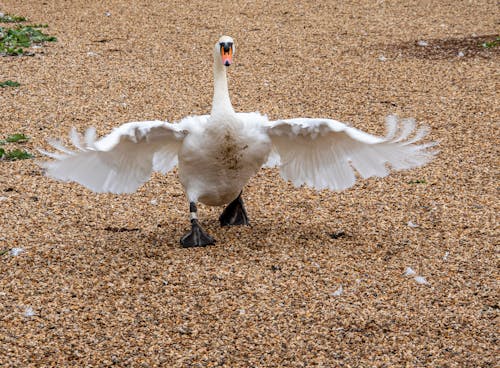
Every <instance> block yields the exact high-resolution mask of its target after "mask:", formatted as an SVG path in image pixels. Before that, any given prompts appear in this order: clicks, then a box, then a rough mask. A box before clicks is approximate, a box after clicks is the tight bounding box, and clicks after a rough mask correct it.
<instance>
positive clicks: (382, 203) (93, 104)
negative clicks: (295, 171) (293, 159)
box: [0, 0, 500, 367]
mask: <svg viewBox="0 0 500 368" xmlns="http://www.w3.org/2000/svg"><path fill="white" fill-rule="evenodd" d="M311 3H312V2H311ZM314 3H315V4H314V5H313V4H311V5H307V4H300V3H298V2H292V1H277V2H275V3H269V2H260V1H256V2H212V3H211V2H207V1H190V2H187V1H168V2H160V1H134V2H128V1H125V0H115V1H107V2H101V1H93V0H89V1H62V0H59V1H50V0H45V1H39V0H37V1H17V0H4V1H3V2H2V4H0V11H3V12H6V13H12V14H17V15H23V16H26V17H27V18H29V20H30V21H31V22H34V23H47V24H49V27H48V28H47V29H46V32H48V33H50V34H52V35H55V36H57V37H58V42H56V43H50V44H47V45H45V46H44V47H43V48H42V49H37V50H35V53H36V55H35V56H32V57H23V58H13V57H5V58H1V60H0V80H6V79H12V80H16V81H18V82H20V83H21V87H19V88H3V89H0V137H2V138H4V137H5V136H7V135H9V134H12V133H17V132H23V133H25V134H27V135H29V136H30V137H31V139H30V141H29V142H28V143H26V144H24V145H23V148H25V149H27V150H29V151H31V152H34V153H36V148H38V147H42V148H47V144H46V138H48V137H66V136H67V133H68V131H69V129H70V127H71V126H76V127H78V128H80V129H83V128H85V127H88V126H96V127H97V129H98V132H99V133H100V134H104V133H107V132H109V131H110V129H111V128H112V127H114V126H116V125H119V124H121V123H124V122H128V121H134V120H149V119H167V120H169V121H174V120H176V119H179V118H182V117H184V116H186V115H189V114H201V113H207V112H208V111H209V110H210V103H211V99H212V67H211V64H212V59H211V50H212V46H213V44H214V42H215V41H216V40H217V38H218V37H219V36H220V35H221V34H229V35H231V36H233V37H234V38H235V41H236V47H237V51H236V52H237V54H236V57H235V65H234V67H233V68H232V69H231V70H230V90H231V97H232V101H233V105H234V106H235V108H236V109H237V110H238V111H256V110H258V111H260V112H262V113H265V114H268V115H269V117H270V118H271V119H274V118H287V117H299V116H311V117H332V118H335V119H337V120H340V121H345V122H349V123H351V124H352V125H353V126H355V127H358V128H360V129H363V130H366V131H368V132H371V133H376V134H382V133H383V130H384V124H383V122H384V117H385V116H386V115H387V114H390V113H397V114H399V115H400V116H402V117H409V116H413V117H415V118H416V119H417V120H418V121H419V122H421V123H425V124H428V125H429V126H430V127H432V132H431V134H430V136H429V140H439V142H440V154H439V156H437V157H436V159H435V160H434V161H433V162H432V163H430V164H429V165H427V166H425V167H423V168H419V169H416V170H412V171H406V172H401V173H393V174H392V175H390V176H389V177H387V178H383V179H369V180H363V181H359V182H358V183H357V185H356V186H355V187H353V188H351V189H349V190H347V191H344V192H341V193H333V192H326V191H325V192H319V193H318V192H314V191H312V190H309V189H305V188H302V189H296V188H293V187H292V186H291V185H289V184H287V183H285V182H284V181H282V180H281V178H280V177H279V175H278V173H277V171H276V170H269V169H268V170H262V171H261V172H260V173H259V174H258V175H257V176H256V177H255V178H253V179H252V180H251V182H250V183H249V184H248V186H247V188H246V189H245V193H244V198H245V200H246V203H247V209H248V212H249V215H250V217H251V221H252V226H251V227H243V228H242V227H238V228H230V229H227V228H220V227H219V226H218V221H217V218H218V215H219V213H220V212H221V210H222V209H221V208H208V207H204V206H201V207H200V208H201V212H200V216H201V218H202V223H203V225H204V227H205V228H206V230H207V231H208V232H209V233H210V234H211V235H213V236H214V237H215V238H216V239H217V241H218V242H217V244H216V245H215V246H212V247H207V248H203V249H182V248H180V246H179V244H178V243H179V238H180V237H181V235H182V234H183V233H184V232H185V231H186V230H187V229H188V224H189V222H188V213H187V203H186V200H185V198H184V195H183V191H182V188H181V186H180V185H179V183H178V181H177V176H176V173H175V172H173V173H170V174H168V175H166V176H161V175H154V177H153V178H152V180H151V181H149V182H148V183H147V184H145V185H144V186H143V187H141V189H140V190H139V191H138V192H137V193H136V194H133V195H122V196H118V195H107V194H105V195H96V194H93V193H91V192H89V191H88V190H86V189H84V188H82V187H81V186H79V185H76V184H64V183H58V182H55V181H53V180H50V179H48V178H45V177H44V176H43V175H42V171H41V170H40V169H39V168H38V167H37V166H36V160H37V159H40V155H39V154H37V156H38V157H37V158H36V159H31V160H26V161H19V162H6V161H3V162H0V169H1V172H0V230H1V231H0V251H1V252H0V254H1V255H0V366H1V367H48V366H53V367H65V366H73V367H105V366H110V365H115V366H119V367H156V366H163V367H215V366H224V367H306V366H307V367H310V366H316V367H393V366H398V367H401V366H406V367H498V362H497V359H498V356H499V351H498V341H497V338H498V328H499V323H498V322H499V321H498V308H499V306H498V300H499V295H498V294H499V293H498V279H499V275H498V260H499V258H498V248H497V244H498V217H497V213H498V211H499V207H500V206H499V202H498V148H499V136H498V123H499V110H498V95H497V90H498V65H499V60H500V58H499V48H498V47H497V48H493V49H484V48H482V47H481V46H480V43H481V42H483V41H484V40H492V39H494V38H495V34H497V33H498V27H499V18H498V5H497V4H496V2H495V1H485V0H482V1H425V0H424V1H399V2H398V1H384V0H380V1H353V2H340V1H338V2H335V1H331V2H314ZM107 11H109V13H108V15H109V16H107V15H106V12H107ZM419 41H425V42H426V43H427V46H419V45H418V43H419ZM420 44H424V45H425V43H422V42H420ZM459 55H463V56H459ZM12 248H22V249H23V250H24V252H22V253H20V254H19V255H17V256H15V255H13V254H12V252H11V249H12ZM407 267H411V268H412V269H413V270H415V272H416V275H414V276H405V275H404V272H405V269H406V268H407ZM415 276H421V277H424V278H425V280H426V281H427V284H425V283H418V282H417V280H419V279H415ZM341 286H342V293H340V292H339V289H340V287H341ZM495 362H497V363H495Z"/></svg>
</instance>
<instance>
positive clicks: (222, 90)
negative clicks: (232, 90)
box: [210, 61, 234, 116]
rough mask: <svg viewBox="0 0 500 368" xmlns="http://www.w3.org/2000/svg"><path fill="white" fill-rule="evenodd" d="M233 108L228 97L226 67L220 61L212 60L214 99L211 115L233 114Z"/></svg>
mask: <svg viewBox="0 0 500 368" xmlns="http://www.w3.org/2000/svg"><path fill="white" fill-rule="evenodd" d="M233 114H234V110H233V106H232V105H231V100H230V99H229V91H228V88H227V77H226V67H225V66H224V65H222V63H221V62H217V61H216V62H214V99H213V101H212V112H211V114H210V115H211V116H216V115H219V116H220V115H233Z"/></svg>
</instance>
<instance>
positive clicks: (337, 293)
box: [332, 285, 344, 296]
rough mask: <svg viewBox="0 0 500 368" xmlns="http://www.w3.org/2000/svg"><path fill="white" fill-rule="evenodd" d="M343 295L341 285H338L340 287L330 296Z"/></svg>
mask: <svg viewBox="0 0 500 368" xmlns="http://www.w3.org/2000/svg"><path fill="white" fill-rule="evenodd" d="M343 293H344V289H343V288H342V285H340V287H339V288H338V289H337V290H335V291H334V292H333V293H332V296H341V295H342V294H343Z"/></svg>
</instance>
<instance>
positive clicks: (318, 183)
mask: <svg viewBox="0 0 500 368" xmlns="http://www.w3.org/2000/svg"><path fill="white" fill-rule="evenodd" d="M386 124H387V129H388V133H387V135H386V137H384V138H381V137H376V136H374V135H371V134H368V133H365V132H363V131H361V130H358V129H355V128H352V127H349V126H347V125H346V124H343V123H340V122H338V121H335V120H330V119H306V118H298V119H288V120H277V121H271V122H268V123H267V124H266V129H267V132H268V134H269V136H270V137H271V141H272V143H273V146H274V147H273V150H274V153H275V154H276V153H277V154H278V155H279V160H277V157H276V156H273V157H271V158H272V160H271V161H273V163H274V164H276V165H279V167H280V173H281V176H282V177H283V178H284V179H285V180H290V181H291V182H292V183H293V184H294V185H296V186H300V185H303V184H305V185H307V186H310V187H313V188H316V189H327V188H328V189H331V190H342V189H346V188H349V187H350V186H352V185H354V183H355V181H356V176H355V172H354V169H355V170H356V171H357V172H358V173H359V174H360V175H361V176H362V177H363V178H368V177H370V176H379V177H383V176H386V175H387V174H388V173H389V168H388V166H387V164H389V165H390V166H391V167H392V168H393V169H395V170H402V169H409V168H412V167H417V166H421V165H423V164H425V163H426V162H428V161H430V160H431V159H432V157H433V156H434V154H435V152H432V151H430V150H429V149H428V148H430V147H432V146H433V145H435V144H434V143H430V144H416V143H417V142H418V141H419V140H420V139H422V138H423V137H425V135H426V134H427V133H428V129H427V128H426V127H421V128H420V129H418V130H417V131H416V134H415V135H414V136H413V138H411V139H408V137H409V136H410V135H411V134H412V133H413V132H414V130H415V121H414V120H413V119H406V120H401V121H400V120H398V118H397V117H396V116H388V117H387V119H386ZM270 163H271V162H269V161H268V164H270Z"/></svg>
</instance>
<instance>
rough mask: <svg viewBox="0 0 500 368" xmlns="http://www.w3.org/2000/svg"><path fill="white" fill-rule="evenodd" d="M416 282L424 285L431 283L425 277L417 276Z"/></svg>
mask: <svg viewBox="0 0 500 368" xmlns="http://www.w3.org/2000/svg"><path fill="white" fill-rule="evenodd" d="M415 281H416V282H417V283H418V284H422V285H428V284H429V283H428V282H427V280H426V279H425V277H423V276H415Z"/></svg>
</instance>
